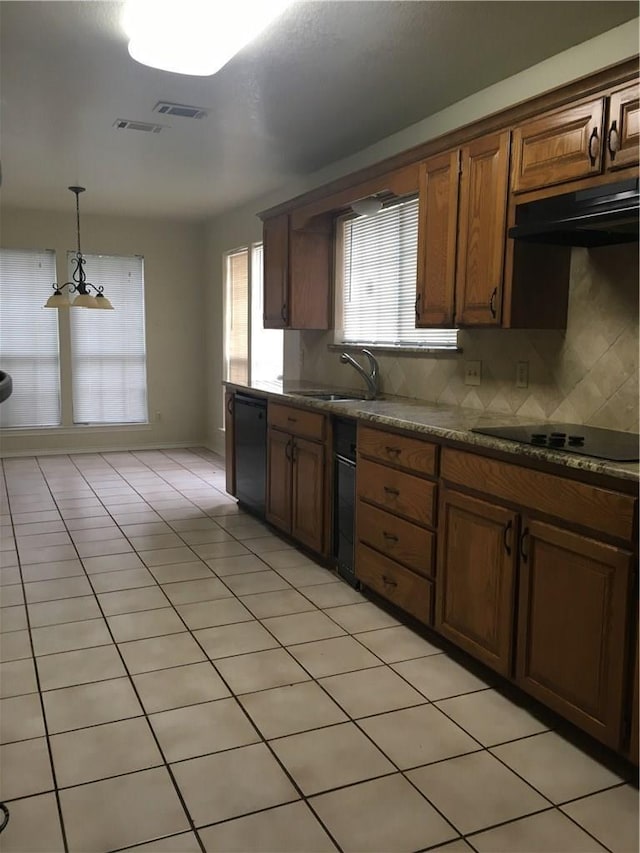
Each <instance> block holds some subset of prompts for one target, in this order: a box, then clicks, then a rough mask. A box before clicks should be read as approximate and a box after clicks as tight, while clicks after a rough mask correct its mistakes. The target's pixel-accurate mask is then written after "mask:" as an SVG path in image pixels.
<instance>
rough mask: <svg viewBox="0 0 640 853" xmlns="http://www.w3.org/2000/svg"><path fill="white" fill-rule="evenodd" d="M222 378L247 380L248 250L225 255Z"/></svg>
mask: <svg viewBox="0 0 640 853" xmlns="http://www.w3.org/2000/svg"><path fill="white" fill-rule="evenodd" d="M224 278H225V335H224V342H225V347H224V361H225V364H224V378H225V379H227V380H228V381H229V382H239V383H246V382H248V381H249V250H248V249H238V250H237V251H235V252H227V254H226V255H225V271H224Z"/></svg>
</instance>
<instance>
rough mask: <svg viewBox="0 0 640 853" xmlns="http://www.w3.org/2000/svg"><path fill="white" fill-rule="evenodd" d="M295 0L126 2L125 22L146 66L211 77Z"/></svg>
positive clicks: (131, 46) (138, 58) (134, 54)
mask: <svg viewBox="0 0 640 853" xmlns="http://www.w3.org/2000/svg"><path fill="white" fill-rule="evenodd" d="M290 3H291V0H233V2H230V3H220V2H213V0H180V2H178V0H176V2H162V3H159V2H158V0H127V3H126V4H125V8H124V14H123V17H122V26H123V29H124V31H125V33H126V34H127V36H128V37H129V54H130V56H131V57H132V58H133V59H135V60H136V61H137V62H140V63H141V64H142V65H149V66H151V68H159V69H161V70H162V71H172V72H173V73H174V74H191V75H193V76H198V77H208V76H211V75H212V74H215V73H216V72H217V71H219V70H220V69H221V68H222V67H223V66H224V65H226V64H227V62H229V60H230V59H231V58H232V56H234V55H235V54H236V53H238V51H239V50H241V49H242V48H243V47H244V46H245V45H246V44H248V43H249V42H250V41H252V40H253V39H254V38H255V37H256V36H257V35H259V33H261V32H262V31H263V30H264V29H266V27H267V26H268V25H269V24H270V23H271V22H272V21H273V20H274V19H275V18H276V17H278V15H280V14H281V13H282V12H283V11H284V9H286V7H287V6H289V4H290Z"/></svg>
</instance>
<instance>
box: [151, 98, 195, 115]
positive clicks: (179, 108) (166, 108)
mask: <svg viewBox="0 0 640 853" xmlns="http://www.w3.org/2000/svg"><path fill="white" fill-rule="evenodd" d="M153 111H154V113H162V115H165V116H180V117H181V118H205V117H206V115H207V111H206V110H203V109H202V107H190V106H189V105H188V104H172V103H171V102H170V101H158V103H157V104H156V105H155V107H154V108H153Z"/></svg>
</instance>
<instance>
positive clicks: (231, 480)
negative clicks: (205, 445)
mask: <svg viewBox="0 0 640 853" xmlns="http://www.w3.org/2000/svg"><path fill="white" fill-rule="evenodd" d="M234 401H235V394H234V393H233V391H225V392H224V473H225V488H226V490H227V492H228V493H229V494H230V495H235V493H236V459H235V451H236V443H235V429H234V417H235V415H234V410H233V405H234Z"/></svg>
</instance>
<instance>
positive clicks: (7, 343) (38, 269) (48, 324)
mask: <svg viewBox="0 0 640 853" xmlns="http://www.w3.org/2000/svg"><path fill="white" fill-rule="evenodd" d="M55 279H56V261H55V253H54V252H51V251H44V250H33V249H2V251H1V252H0V367H1V368H2V370H4V371H5V372H6V373H9V374H10V375H11V378H12V380H13V393H12V395H11V396H10V397H9V398H8V399H7V400H5V401H4V402H3V403H2V404H1V405H0V426H2V427H38V426H58V425H59V424H60V358H59V345H58V312H57V311H54V310H51V309H46V310H45V309H43V308H42V305H43V304H44V302H45V300H46V298H47V296H49V295H50V294H51V293H52V290H51V285H52V284H53V282H54V281H55Z"/></svg>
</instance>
